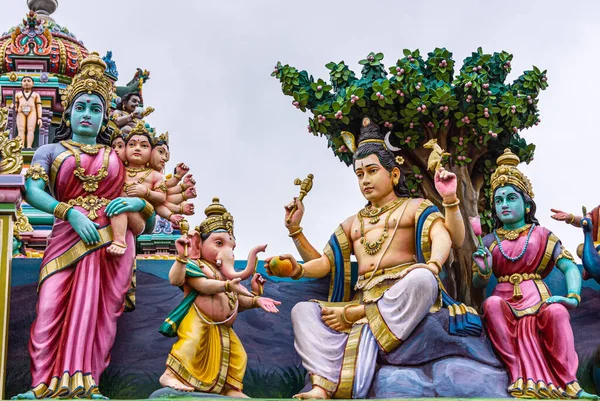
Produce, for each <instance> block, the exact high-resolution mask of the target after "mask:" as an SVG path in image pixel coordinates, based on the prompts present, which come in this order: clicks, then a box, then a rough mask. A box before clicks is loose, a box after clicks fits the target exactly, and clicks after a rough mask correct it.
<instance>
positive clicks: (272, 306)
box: [256, 297, 281, 313]
mask: <svg viewBox="0 0 600 401" xmlns="http://www.w3.org/2000/svg"><path fill="white" fill-rule="evenodd" d="M256 304H257V305H258V307H259V308H261V309H262V310H264V311H265V312H269V313H278V312H279V309H277V305H281V302H280V301H275V300H274V299H271V298H265V297H259V298H258V299H257V300H256Z"/></svg>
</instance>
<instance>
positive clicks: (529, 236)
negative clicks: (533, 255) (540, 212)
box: [494, 223, 535, 262]
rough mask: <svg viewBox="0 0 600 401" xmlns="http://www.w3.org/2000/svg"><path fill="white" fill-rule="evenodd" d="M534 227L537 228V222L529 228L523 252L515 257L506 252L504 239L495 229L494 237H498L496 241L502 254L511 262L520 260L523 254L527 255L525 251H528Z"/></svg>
mask: <svg viewBox="0 0 600 401" xmlns="http://www.w3.org/2000/svg"><path fill="white" fill-rule="evenodd" d="M534 228H535V223H534V224H532V225H531V228H530V229H529V233H528V234H527V239H526V240H525V246H524V247H523V250H522V251H521V253H520V254H519V255H518V256H516V257H514V258H513V257H510V256H508V255H507V254H506V253H505V252H504V249H503V248H502V241H500V238H499V237H498V233H496V230H494V238H496V243H497V244H498V249H499V250H500V254H502V256H504V258H505V259H507V260H510V261H511V262H516V261H517V260H519V259H521V258H522V257H523V256H525V252H526V251H527V246H528V245H529V239H530V238H531V234H532V233H533V229H534Z"/></svg>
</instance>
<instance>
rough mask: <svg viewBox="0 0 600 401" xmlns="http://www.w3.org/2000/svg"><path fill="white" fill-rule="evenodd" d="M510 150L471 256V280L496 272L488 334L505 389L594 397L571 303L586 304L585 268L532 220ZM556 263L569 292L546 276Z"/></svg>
mask: <svg viewBox="0 0 600 401" xmlns="http://www.w3.org/2000/svg"><path fill="white" fill-rule="evenodd" d="M519 162H520V160H519V158H518V157H517V156H516V155H515V154H513V153H512V152H511V151H510V150H508V149H507V150H505V151H504V154H503V155H501V156H500V157H499V158H498V168H497V169H496V171H495V172H494V174H493V175H492V191H493V192H492V193H493V195H492V196H493V199H492V204H493V213H494V219H495V221H496V228H495V229H494V231H493V232H492V233H491V234H488V235H486V236H485V237H484V238H483V244H482V246H480V247H479V249H478V250H477V251H476V252H475V253H474V254H473V260H474V264H473V284H474V285H475V287H478V288H483V287H485V286H486V285H487V282H488V279H489V277H490V276H491V274H494V276H496V278H497V280H498V284H497V285H496V287H495V288H494V291H493V293H492V295H491V296H490V297H489V298H487V299H486V300H485V302H484V304H483V310H484V315H483V317H484V322H485V325H486V328H487V332H488V336H489V338H490V340H491V342H492V344H493V346H494V348H495V349H496V352H497V353H498V354H499V355H500V357H501V359H502V361H503V362H504V364H505V365H506V366H507V368H508V373H509V377H510V385H509V387H508V392H509V393H510V394H511V395H512V396H514V397H520V398H597V396H595V395H593V394H588V393H586V392H585V391H583V390H582V389H581V387H580V386H579V383H578V382H577V378H576V376H575V374H576V372H577V366H578V358H577V354H576V352H575V342H574V338H573V330H572V329H571V324H570V321H569V320H570V318H569V309H572V308H575V307H577V305H579V303H580V302H581V298H580V292H581V274H580V272H579V269H578V268H577V265H575V263H574V262H573V257H572V256H571V254H570V253H569V252H568V251H567V250H566V249H565V248H564V247H563V246H562V244H561V242H560V240H559V239H558V238H557V237H556V236H555V235H554V234H553V233H552V232H550V231H549V230H547V229H546V228H544V227H541V226H540V225H539V223H538V221H537V220H536V218H535V203H534V201H533V191H532V187H531V183H530V182H529V179H528V178H527V177H526V176H525V175H524V174H523V173H522V172H521V171H519V169H518V168H517V165H518V164H519ZM554 266H556V267H557V268H558V269H559V270H560V271H561V272H562V273H563V274H564V275H565V279H566V282H567V288H568V294H567V295H566V296H556V295H555V296H552V294H550V291H549V290H548V287H547V286H546V284H544V282H543V281H542V280H543V279H544V278H545V277H546V276H548V274H550V272H551V270H552V268H553V267H554Z"/></svg>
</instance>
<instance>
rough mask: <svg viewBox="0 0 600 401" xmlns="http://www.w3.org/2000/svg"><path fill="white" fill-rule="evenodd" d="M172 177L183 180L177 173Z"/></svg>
mask: <svg viewBox="0 0 600 401" xmlns="http://www.w3.org/2000/svg"><path fill="white" fill-rule="evenodd" d="M173 177H175V178H177V179H178V180H181V179H182V178H183V176H182V175H177V173H175V174H173Z"/></svg>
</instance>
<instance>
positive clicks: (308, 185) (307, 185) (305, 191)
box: [286, 174, 315, 224]
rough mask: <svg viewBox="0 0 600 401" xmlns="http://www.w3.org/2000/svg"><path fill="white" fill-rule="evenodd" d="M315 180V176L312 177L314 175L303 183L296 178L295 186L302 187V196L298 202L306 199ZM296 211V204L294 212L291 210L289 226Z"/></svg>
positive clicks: (309, 176) (310, 175)
mask: <svg viewBox="0 0 600 401" xmlns="http://www.w3.org/2000/svg"><path fill="white" fill-rule="evenodd" d="M313 178H315V176H314V175H312V174H309V175H307V176H306V178H305V179H303V180H302V181H300V178H296V179H295V180H294V185H300V196H298V200H299V201H300V202H302V200H303V199H304V197H305V196H306V195H307V194H308V193H309V192H310V190H311V189H312V186H313ZM296 210H298V208H297V207H296V203H294V206H293V207H292V210H290V215H289V216H288V218H287V220H286V221H287V223H288V224H289V222H290V221H292V216H293V215H294V213H295V212H296Z"/></svg>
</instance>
